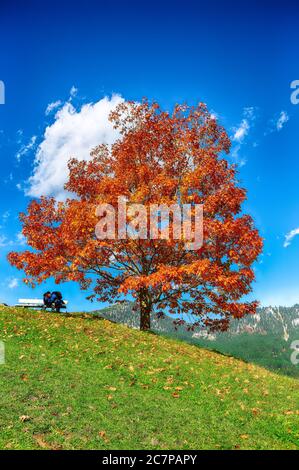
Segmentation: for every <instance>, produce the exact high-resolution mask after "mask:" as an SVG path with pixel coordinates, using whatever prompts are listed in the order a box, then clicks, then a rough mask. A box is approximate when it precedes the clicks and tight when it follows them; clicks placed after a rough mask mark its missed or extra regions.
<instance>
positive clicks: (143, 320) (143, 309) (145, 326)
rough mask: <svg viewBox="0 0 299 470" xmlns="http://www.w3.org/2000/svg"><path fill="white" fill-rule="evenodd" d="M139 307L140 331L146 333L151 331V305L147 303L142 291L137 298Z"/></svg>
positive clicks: (145, 293) (145, 294) (144, 292)
mask: <svg viewBox="0 0 299 470" xmlns="http://www.w3.org/2000/svg"><path fill="white" fill-rule="evenodd" d="M139 305H140V330H141V331H148V330H150V329H151V310H152V308H151V304H150V303H149V301H148V297H147V292H146V291H143V292H142V293H141V294H140V296H139Z"/></svg>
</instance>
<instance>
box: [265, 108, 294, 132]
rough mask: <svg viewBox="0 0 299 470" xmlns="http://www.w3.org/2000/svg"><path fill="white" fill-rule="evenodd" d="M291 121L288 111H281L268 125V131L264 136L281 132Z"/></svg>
mask: <svg viewBox="0 0 299 470" xmlns="http://www.w3.org/2000/svg"><path fill="white" fill-rule="evenodd" d="M289 120H290V117H289V115H288V113H287V112H286V111H281V112H280V113H279V114H277V115H276V116H275V117H274V118H272V119H271V120H270V121H269V123H268V129H267V130H266V132H265V133H264V135H265V136H266V135H268V134H272V133H273V132H279V131H281V130H282V128H283V127H284V126H285V124H286V123H287V122H288V121H289Z"/></svg>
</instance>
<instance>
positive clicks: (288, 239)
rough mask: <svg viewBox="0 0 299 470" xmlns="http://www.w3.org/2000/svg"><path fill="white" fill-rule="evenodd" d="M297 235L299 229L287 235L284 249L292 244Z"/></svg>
mask: <svg viewBox="0 0 299 470" xmlns="http://www.w3.org/2000/svg"><path fill="white" fill-rule="evenodd" d="M296 235H299V227H298V228H294V229H293V230H291V231H290V232H289V233H287V234H286V235H285V240H284V244H283V246H284V248H287V247H288V246H289V245H290V244H291V241H292V240H293V238H294V237H296Z"/></svg>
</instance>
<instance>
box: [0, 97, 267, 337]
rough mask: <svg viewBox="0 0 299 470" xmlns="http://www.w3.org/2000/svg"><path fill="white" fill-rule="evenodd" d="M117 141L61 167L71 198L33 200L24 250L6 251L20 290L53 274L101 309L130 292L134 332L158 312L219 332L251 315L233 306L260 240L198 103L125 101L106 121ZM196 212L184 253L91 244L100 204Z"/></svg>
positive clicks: (142, 244)
mask: <svg viewBox="0 0 299 470" xmlns="http://www.w3.org/2000/svg"><path fill="white" fill-rule="evenodd" d="M111 120H112V121H113V122H114V125H115V127H116V128H117V129H118V130H119V131H120V133H121V139H120V140H119V141H118V142H116V143H115V144H114V145H113V146H112V147H111V148H110V147H108V146H107V145H100V146H99V147H97V148H95V149H94V150H93V151H92V153H91V159H90V160H89V161H77V160H75V159H72V160H71V161H70V162H69V170H70V175H69V181H68V183H67V185H66V189H67V190H69V191H70V192H73V193H75V196H74V198H73V199H72V198H69V199H68V200H67V201H66V202H64V203H62V202H60V203H56V202H55V200H54V199H53V198H41V200H40V201H37V200H34V201H32V202H31V204H30V205H29V207H28V213H27V214H21V220H22V222H23V234H24V235H25V236H26V237H27V241H28V244H29V246H30V247H31V248H32V249H31V250H26V251H24V252H21V253H15V252H13V253H10V254H9V261H10V262H11V264H12V265H14V266H16V267H17V268H19V269H23V270H24V271H25V273H26V282H28V283H30V284H34V283H40V282H42V281H44V280H45V279H47V278H49V277H51V276H53V277H54V278H55V281H56V282H57V283H60V282H63V281H69V280H72V281H77V282H79V283H80V286H81V288H82V289H89V288H90V289H92V290H93V296H96V298H97V299H99V300H101V301H111V302H115V301H116V300H117V299H121V298H122V297H123V295H124V294H128V293H132V294H133V295H134V296H135V297H136V298H137V300H138V305H139V307H140V311H141V328H142V329H148V328H149V327H150V319H149V318H150V313H151V312H152V311H156V312H157V313H158V314H159V313H160V312H161V311H163V310H164V311H165V309H166V310H167V311H168V312H170V313H173V314H194V315H196V316H197V323H196V324H197V325H200V326H205V327H208V328H211V329H226V328H227V327H228V324H229V319H230V318H231V317H233V318H241V317H242V316H243V315H245V314H247V313H254V312H255V309H256V306H257V303H256V302H242V301H241V300H240V299H241V298H242V296H243V295H244V294H247V293H248V292H250V290H251V287H250V286H251V283H252V281H253V279H254V272H253V270H252V267H251V266H252V263H253V262H254V261H255V260H256V258H257V256H258V255H259V253H260V252H261V250H262V240H261V238H260V236H259V234H258V232H257V230H256V229H255V228H254V226H253V221H252V219H251V217H250V216H248V215H244V214H241V204H242V202H243V201H244V199H245V197H246V193H245V190H244V189H242V188H240V187H238V185H237V181H236V170H235V168H234V167H233V166H231V165H229V164H228V162H227V160H226V159H225V158H224V156H223V154H224V153H228V152H229V149H230V141H229V138H228V136H227V134H226V132H225V130H224V129H223V128H222V127H220V126H219V125H218V124H217V122H216V120H215V119H213V118H212V117H211V116H210V114H209V112H208V111H207V108H206V106H205V105H204V104H199V105H198V106H197V107H192V108H190V107H187V106H176V107H175V109H174V111H173V113H172V114H170V113H167V112H164V111H162V110H161V109H160V108H159V106H158V105H157V104H149V103H148V102H143V103H142V104H141V105H140V104H134V103H125V104H121V105H119V106H118V108H117V109H116V110H115V112H113V113H112V114H111ZM119 195H123V196H126V197H127V199H128V202H129V203H132V202H134V203H142V204H144V205H146V206H149V204H152V203H158V204H161V203H164V204H168V205H171V204H174V203H177V202H178V198H179V199H180V203H182V204H183V203H197V204H204V244H203V247H202V248H201V249H199V250H194V251H186V250H185V248H184V241H183V240H181V241H178V240H174V239H173V238H172V237H171V238H170V239H169V240H132V239H126V240H103V241H99V240H97V238H96V237H95V226H96V223H97V222H98V218H97V217H96V215H95V208H96V206H97V205H98V204H99V203H103V202H105V203H109V204H112V205H113V206H115V207H117V198H118V196H119ZM182 317H183V318H186V316H184V315H183V316H182Z"/></svg>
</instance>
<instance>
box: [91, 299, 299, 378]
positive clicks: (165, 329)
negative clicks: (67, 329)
mask: <svg viewBox="0 0 299 470" xmlns="http://www.w3.org/2000/svg"><path fill="white" fill-rule="evenodd" d="M133 306H134V304H133V303H132V302H124V303H121V304H116V305H112V306H111V307H107V308H104V309H102V310H98V311H96V312H94V313H96V314H98V315H100V316H101V317H104V318H106V319H108V320H111V321H114V322H116V323H123V324H126V325H128V326H130V327H131V328H138V327H139V314H138V312H137V311H135V310H134V308H133ZM152 330H153V331H154V332H156V333H158V334H161V335H163V336H170V337H175V338H176V339H181V340H183V341H187V342H189V343H192V344H195V345H198V346H202V347H205V348H209V349H213V350H216V351H218V352H221V353H223V354H228V355H232V356H234V357H238V358H240V359H243V360H246V361H248V362H253V363H256V364H260V365H262V366H263V367H267V368H268V369H271V370H276V371H278V372H280V373H282V374H286V375H291V376H293V377H298V378H299V365H294V364H292V362H291V359H290V357H291V353H292V349H291V344H292V342H293V341H294V340H299V305H298V304H296V305H294V306H293V307H263V308H260V309H258V312H257V313H256V315H251V316H249V315H248V316H246V317H244V318H242V319H240V320H233V321H232V322H231V325H230V329H229V330H228V331H227V332H225V333H213V334H211V333H209V332H208V331H207V330H197V331H195V332H192V331H187V329H186V327H179V328H177V329H175V326H174V324H173V319H172V318H170V317H168V316H165V317H164V318H162V319H158V318H157V317H156V316H155V315H152Z"/></svg>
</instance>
